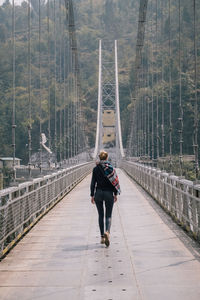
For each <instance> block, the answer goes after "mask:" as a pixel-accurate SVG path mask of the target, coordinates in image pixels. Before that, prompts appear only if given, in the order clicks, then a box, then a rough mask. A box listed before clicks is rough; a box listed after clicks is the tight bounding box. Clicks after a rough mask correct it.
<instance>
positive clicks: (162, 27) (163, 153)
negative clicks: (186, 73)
mask: <svg viewBox="0 0 200 300" xmlns="http://www.w3.org/2000/svg"><path fill="white" fill-rule="evenodd" d="M163 36H164V6H163V0H161V37H163ZM161 43H162V51H163V50H164V46H163V45H164V38H161ZM161 68H162V70H161V77H162V90H161V97H162V104H161V107H162V126H161V128H162V129H161V130H162V140H161V143H162V145H161V148H162V158H163V165H162V168H163V169H164V157H165V102H164V54H162V58H161Z"/></svg>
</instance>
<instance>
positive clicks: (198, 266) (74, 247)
mask: <svg viewBox="0 0 200 300" xmlns="http://www.w3.org/2000/svg"><path fill="white" fill-rule="evenodd" d="M16 2H17V1H15V0H12V2H11V3H10V4H8V3H7V4H6V5H8V7H9V11H10V17H11V20H10V22H11V24H12V26H11V34H10V37H9V47H10V49H11V51H12V85H11V92H10V93H9V95H11V96H10V97H11V98H12V101H10V102H11V106H12V124H11V129H12V146H11V147H12V153H13V156H12V158H11V166H10V168H11V170H12V178H11V182H10V186H9V187H6V188H4V189H2V190H0V258H1V261H0V299H2V300H6V299H8V300H11V299H22V300H23V299H24V300H27V299H48V300H49V299H55V298H57V299H59V300H62V299H72V298H74V299H92V300H97V299H98V300H102V299H103V300H109V299H110V300H111V299H112V300H117V299H127V300H133V299H145V300H151V299H154V300H165V299H173V300H179V299H180V300H183V299H185V300H188V299H191V300H197V299H199V298H200V249H199V237H200V192H199V191H200V184H199V181H198V179H199V157H198V153H199V147H198V141H199V122H198V118H199V113H198V111H199V49H200V48H199V47H200V44H199V35H200V32H198V29H199V28H200V27H199V26H198V25H199V19H200V18H199V14H200V4H199V3H198V1H195V0H192V1H190V2H191V3H190V15H189V17H188V16H187V14H186V10H185V7H184V4H183V3H182V1H181V0H168V1H164V0H149V1H148V0H140V1H138V2H140V5H139V7H138V9H139V11H138V31H137V39H136V51H135V53H136V54H135V60H134V61H135V62H134V74H133V83H132V90H131V103H130V105H129V106H130V107H129V115H130V118H129V121H128V124H129V132H128V136H127V143H126V146H125V147H123V134H122V132H123V131H122V129H121V121H123V120H121V117H120V102H121V99H120V89H119V87H120V84H119V73H120V72H119V59H118V55H119V51H120V49H118V41H117V40H115V41H114V40H113V41H111V40H108V39H101V40H100V41H99V50H98V53H99V74H98V97H97V99H96V104H97V118H96V124H97V125H96V129H95V130H96V139H95V145H93V146H90V143H89V140H88V137H87V134H86V133H87V130H86V125H87V122H86V120H85V115H86V112H85V111H84V101H83V97H86V96H83V95H82V93H81V75H80V63H79V56H78V43H77V32H76V26H75V15H74V6H73V4H74V3H73V1H72V0H64V1H63V0H59V1H55V0H52V1H51V0H47V1H46V2H42V1H40V0H38V2H37V6H35V5H34V4H35V3H36V2H34V1H31V0H28V1H27V2H26V5H25V4H24V6H23V7H24V11H25V16H26V20H27V23H26V30H24V32H23V33H21V32H19V28H18V26H19V24H18V23H17V22H16V14H17V13H18V6H17V5H18V3H16ZM4 8H5V6H4ZM44 8H45V10H44ZM44 15H45V17H44ZM188 18H189V19H190V21H191V23H192V24H193V26H192V27H191V28H188V27H187V22H186V21H187V20H188ZM175 26H177V27H176V28H177V31H175V30H174V28H175ZM186 28H187V30H188V31H189V35H190V36H191V37H192V41H193V43H192V44H191V43H188V41H187V38H186V36H185V35H184V32H186ZM133 30H134V28H133ZM21 34H23V39H24V40H25V42H26V58H27V60H26V61H25V62H24V63H25V64H26V72H25V77H24V84H25V87H26V97H27V105H26V108H25V110H24V114H27V116H26V117H27V120H28V121H26V123H27V134H26V138H27V146H26V152H27V161H28V164H27V165H24V166H21V167H19V166H18V165H17V164H18V159H17V157H16V153H18V152H17V151H18V150H17V149H18V145H19V144H20V143H21V141H20V140H19V137H20V136H19V135H18V130H19V129H18V127H20V126H19V125H20V124H18V123H17V122H18V114H19V111H18V101H19V99H20V95H19V94H20V91H19V89H18V85H17V82H18V78H17V76H16V74H17V69H18V67H19V66H18V60H17V55H18V49H17V47H19V44H18V43H19V41H21V40H20V39H21ZM44 38H45V39H46V44H47V47H44V44H43V42H42V40H43V39H44ZM35 39H37V47H34V48H33V47H32V45H33V43H34V41H35ZM35 52H37V54H35ZM34 55H35V57H34ZM174 55H175V60H176V62H178V63H177V68H175V65H174V60H173V59H174ZM187 62H189V63H188V65H189V66H190V69H189V70H188V72H187V74H186V71H185V70H186V64H187ZM44 66H46V68H47V69H46V70H47V73H45V74H44V73H43V71H42V70H43V67H44ZM36 68H37V70H38V74H36V71H35V70H36ZM187 82H189V88H188V89H187V87H188V86H187ZM159 83H160V85H159ZM186 90H187V93H186ZM175 91H178V96H177V93H176V92H175ZM44 92H45V105H46V110H44V109H43V106H44V101H43V100H44V99H43V94H44ZM184 93H186V96H185V94H184ZM36 104H37V105H38V107H39V109H38V111H39V118H38V120H34V116H35V115H34V112H35V109H34V107H35V105H36ZM187 107H189V112H188V111H186V108H187ZM34 121H35V122H34ZM185 124H186V125H185ZM34 130H36V131H37V139H38V140H36V139H35V138H33V133H34ZM186 132H189V137H190V138H191V141H189V140H187V141H186V140H185V139H186V136H187V138H188V135H186ZM38 149H39V151H38ZM101 149H106V150H107V151H108V153H109V157H110V159H111V161H112V163H113V165H115V166H116V168H117V172H118V175H119V180H120V185H121V188H122V194H121V195H120V196H119V197H118V201H117V202H116V204H115V206H114V212H113V220H112V228H111V245H110V247H109V248H105V245H101V244H100V237H99V229H98V225H97V212H96V208H95V206H93V205H92V204H91V203H90V198H89V186H90V180H91V171H92V169H93V167H94V166H95V162H96V160H97V158H98V153H99V151H100V150H101ZM36 150H37V151H36ZM34 152H35V154H34ZM2 161H4V163H5V162H6V160H5V159H4V160H3V159H2ZM188 164H189V165H190V166H191V165H192V171H191V169H190V170H189V171H190V173H192V176H193V177H191V178H190V177H188V176H189V175H188V172H186V171H187V170H186V169H187V168H186V166H188ZM184 176H185V177H184Z"/></svg>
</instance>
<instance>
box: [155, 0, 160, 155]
mask: <svg viewBox="0 0 200 300" xmlns="http://www.w3.org/2000/svg"><path fill="white" fill-rule="evenodd" d="M157 53H158V0H156V53H155V56H156V57H155V64H156V66H157V65H158V54H157ZM157 70H158V66H157V68H156V74H155V76H156V79H155V80H156V152H157V153H156V157H157V159H158V158H159V106H158V91H157V84H158V71H157Z"/></svg>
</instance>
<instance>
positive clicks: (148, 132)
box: [147, 26, 150, 159]
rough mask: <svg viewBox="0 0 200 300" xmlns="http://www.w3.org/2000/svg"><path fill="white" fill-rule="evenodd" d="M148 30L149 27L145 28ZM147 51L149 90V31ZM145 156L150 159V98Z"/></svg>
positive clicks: (148, 84) (148, 82) (148, 83)
mask: <svg viewBox="0 0 200 300" xmlns="http://www.w3.org/2000/svg"><path fill="white" fill-rule="evenodd" d="M147 28H149V26H147ZM147 33H148V34H147V49H148V52H147V53H148V58H147V87H148V89H150V74H149V68H150V64H149V53H150V52H149V48H150V47H149V30H148V31H147ZM147 155H148V159H150V98H149V96H147Z"/></svg>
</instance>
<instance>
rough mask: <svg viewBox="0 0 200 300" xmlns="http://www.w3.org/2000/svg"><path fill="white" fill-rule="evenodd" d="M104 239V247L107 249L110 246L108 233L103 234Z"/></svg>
mask: <svg viewBox="0 0 200 300" xmlns="http://www.w3.org/2000/svg"><path fill="white" fill-rule="evenodd" d="M104 238H105V245H106V247H109V246H110V241H109V233H108V232H105V233H104Z"/></svg>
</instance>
